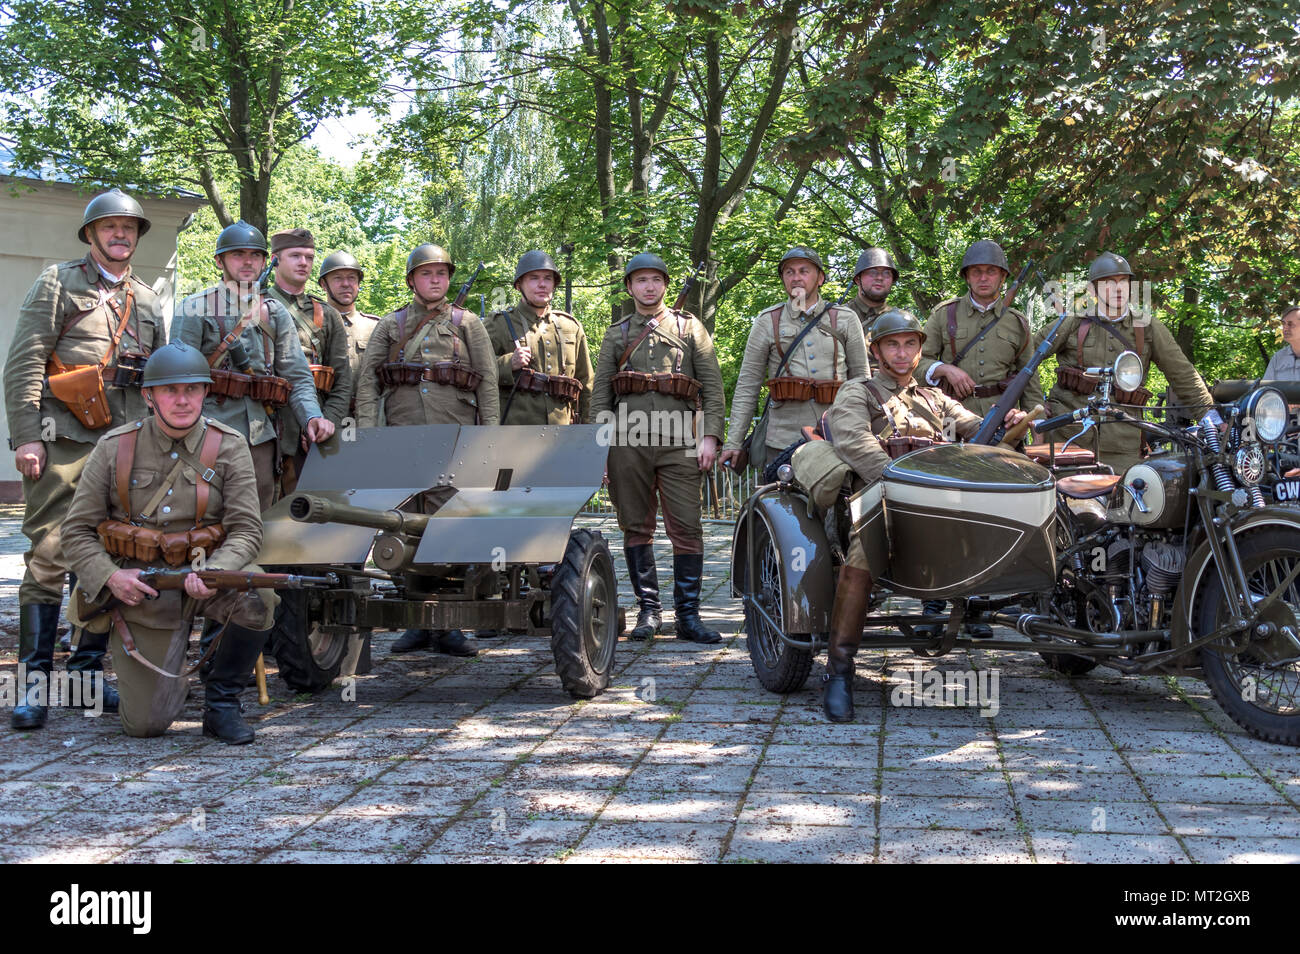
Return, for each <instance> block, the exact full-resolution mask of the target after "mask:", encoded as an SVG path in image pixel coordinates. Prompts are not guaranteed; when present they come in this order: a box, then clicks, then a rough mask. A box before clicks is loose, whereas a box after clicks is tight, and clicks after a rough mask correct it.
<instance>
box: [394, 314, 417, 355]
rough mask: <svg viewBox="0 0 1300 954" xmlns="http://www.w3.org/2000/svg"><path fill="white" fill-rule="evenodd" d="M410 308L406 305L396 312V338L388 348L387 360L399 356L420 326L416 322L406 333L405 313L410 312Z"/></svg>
mask: <svg viewBox="0 0 1300 954" xmlns="http://www.w3.org/2000/svg"><path fill="white" fill-rule="evenodd" d="M410 309H411V306H410V305H407V306H406V307H405V308H403V309H402V310H401V311H399V312H398V313H397V340H396V341H394V342H393V344H392V346H391V347H390V348H389V349H388V360H389V361H397V360H398V359H399V358H400V357H401V354H402V352H403V351H405V350H406V345H407V344H408V343H409V342H410V340H411V338H412V337H413V336H414V335H415V332H416V331H417V330H418V329H419V327H420V326H419V325H418V324H417V325H416V326H415V327H414V328H412V329H411V332H410V334H407V331H406V318H407V315H408V314H409V313H410Z"/></svg>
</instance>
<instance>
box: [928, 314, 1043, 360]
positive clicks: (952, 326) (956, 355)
mask: <svg viewBox="0 0 1300 954" xmlns="http://www.w3.org/2000/svg"><path fill="white" fill-rule="evenodd" d="M1004 314H1005V313H1004ZM1002 318H1003V315H1000V314H994V315H993V318H992V320H990V321H989V322H988V323H987V324H985V325H984V327H982V328H981V329H980V330H979V331H978V332H976V333H975V337H973V338H971V340H970V341H968V342H966V347H964V348H962V349H961V351H958V350H957V302H955V301H952V302H949V303H948V347H949V348H951V349H952V353H953V359H952V363H953V364H955V365H956V366H957V367H961V359H962V358H964V357H966V355H968V354H970V349H971V348H973V347H975V346H976V345H977V344H979V342H980V341H981V340H982V339H983V337H984V336H985V335H986V334H988V333H989V332H990V331H992V330H993V326H994V325H996V324H997V323H998V322H999V321H1001V320H1002ZM1020 330H1021V331H1022V332H1024V335H1023V337H1022V338H1021V341H1020V348H1019V350H1017V351H1016V360H1017V361H1019V360H1020V356H1021V355H1023V354H1024V353H1025V349H1026V348H1028V347H1029V339H1030V337H1031V335H1030V333H1029V319H1027V318H1025V317H1023V316H1020Z"/></svg>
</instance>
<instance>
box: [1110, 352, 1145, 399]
mask: <svg viewBox="0 0 1300 954" xmlns="http://www.w3.org/2000/svg"><path fill="white" fill-rule="evenodd" d="M1114 374H1115V387H1117V388H1119V389H1120V390H1121V391H1136V390H1137V389H1138V388H1140V387H1142V378H1143V374H1142V359H1141V358H1139V357H1138V356H1137V353H1136V352H1133V351H1125V352H1124V353H1123V354H1121V355H1120V356H1119V357H1118V358H1116V359H1115V367H1114Z"/></svg>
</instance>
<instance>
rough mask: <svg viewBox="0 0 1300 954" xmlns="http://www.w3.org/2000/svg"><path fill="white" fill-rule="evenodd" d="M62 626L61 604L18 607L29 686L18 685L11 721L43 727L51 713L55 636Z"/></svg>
mask: <svg viewBox="0 0 1300 954" xmlns="http://www.w3.org/2000/svg"><path fill="white" fill-rule="evenodd" d="M58 628H59V606H58V604H57V603H28V604H25V605H23V606H20V607H19V608H18V662H19V664H20V665H21V666H23V667H24V669H25V671H26V673H27V678H26V680H25V681H26V685H22V686H18V687H17V688H18V698H17V699H15V700H14V702H15V705H14V711H13V712H11V713H10V714H9V724H10V725H12V726H13V727H14V728H15V729H39V728H41V727H42V726H43V725H45V720H46V719H47V718H48V717H49V714H50V709H49V705H50V673H51V672H52V671H53V670H54V636H55V633H56V632H57V630H58Z"/></svg>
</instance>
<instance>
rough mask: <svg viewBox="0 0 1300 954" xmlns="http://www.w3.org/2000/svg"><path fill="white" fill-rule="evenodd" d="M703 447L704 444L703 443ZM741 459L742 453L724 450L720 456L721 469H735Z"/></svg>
mask: <svg viewBox="0 0 1300 954" xmlns="http://www.w3.org/2000/svg"><path fill="white" fill-rule="evenodd" d="M707 439H709V440H711V439H712V438H707ZM701 446H703V443H701ZM739 457H740V451H738V450H724V451H723V452H722V453H721V454H719V455H718V465H719V466H721V467H731V468H733V469H734V468H735V466H736V460H737V458H739Z"/></svg>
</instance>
